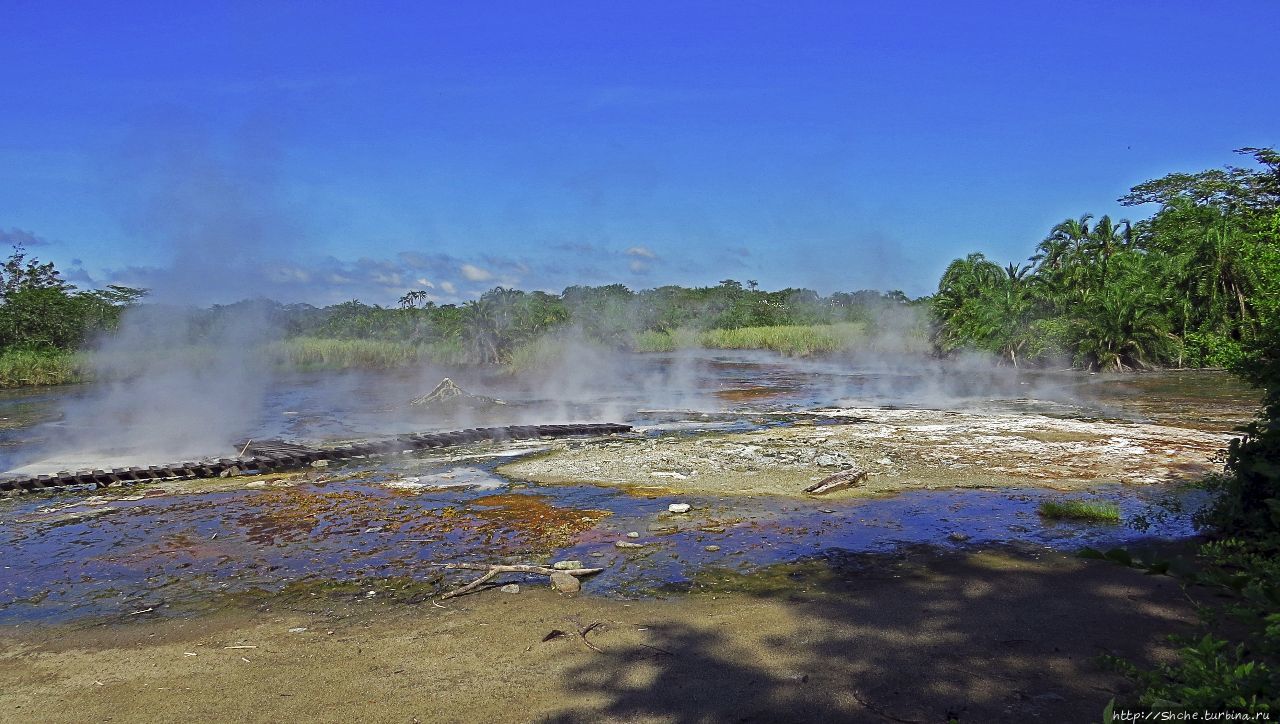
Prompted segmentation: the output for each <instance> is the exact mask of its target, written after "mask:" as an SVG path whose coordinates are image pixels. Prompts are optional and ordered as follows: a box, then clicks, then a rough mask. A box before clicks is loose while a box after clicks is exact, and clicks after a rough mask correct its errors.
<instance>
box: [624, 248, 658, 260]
mask: <svg viewBox="0 0 1280 724" xmlns="http://www.w3.org/2000/svg"><path fill="white" fill-rule="evenodd" d="M625 253H626V255H627V256H633V257H636V258H638V259H657V258H658V255H657V254H655V253H653V249H650V248H649V247H647V246H633V247H631V248H629V249H627V251H626V252H625Z"/></svg>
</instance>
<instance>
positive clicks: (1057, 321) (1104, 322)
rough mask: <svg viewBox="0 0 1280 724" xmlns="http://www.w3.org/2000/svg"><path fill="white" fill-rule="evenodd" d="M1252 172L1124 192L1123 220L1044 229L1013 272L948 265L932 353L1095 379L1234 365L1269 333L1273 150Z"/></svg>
mask: <svg viewBox="0 0 1280 724" xmlns="http://www.w3.org/2000/svg"><path fill="white" fill-rule="evenodd" d="M1240 153H1245V154H1248V155H1251V156H1253V158H1254V159H1255V160H1256V161H1257V162H1258V164H1259V165H1260V166H1261V168H1260V169H1257V168H1255V169H1244V168H1234V167H1227V168H1225V169H1214V170H1210V171H1202V172H1199V173H1174V174H1169V175H1168V176H1165V177H1163V178H1160V179H1157V180H1155V181H1148V182H1147V183H1144V184H1141V185H1139V186H1136V187H1134V188H1133V189H1132V190H1131V191H1130V192H1129V193H1128V194H1126V195H1125V196H1123V197H1121V198H1120V202H1121V203H1122V204H1124V205H1126V206H1137V205H1140V204H1148V203H1154V204H1158V205H1159V209H1158V210H1157V211H1156V212H1155V214H1154V215H1153V216H1152V217H1151V218H1149V219H1144V220H1141V221H1138V222H1134V223H1130V222H1129V221H1127V220H1120V221H1113V220H1112V219H1111V218H1109V217H1107V216H1103V217H1101V218H1099V219H1094V217H1093V216H1092V215H1089V214H1086V215H1084V216H1081V217H1080V218H1078V219H1067V220H1066V221H1063V222H1062V223H1060V224H1058V225H1057V226H1054V227H1053V229H1052V230H1050V232H1049V234H1048V236H1046V237H1045V238H1044V240H1042V241H1041V242H1040V243H1039V245H1038V246H1037V247H1036V251H1035V254H1034V255H1033V256H1032V257H1031V258H1030V259H1029V260H1028V261H1027V262H1026V263H1022V264H1018V263H1014V264H1009V265H1007V266H1004V267H1001V266H1000V265H998V264H996V263H995V262H992V261H990V260H988V259H987V258H986V257H985V256H983V255H982V254H970V255H969V256H967V257H965V258H963V259H957V260H955V261H954V262H952V263H951V265H950V266H949V267H948V268H947V270H946V273H945V274H943V276H942V279H941V281H940V282H939V284H938V292H937V294H936V295H935V296H934V298H933V300H932V305H931V308H932V315H933V322H934V330H933V339H934V344H935V346H936V348H937V349H938V351H939V352H941V353H944V354H946V353H950V352H953V351H955V350H958V349H966V348H968V349H978V350H984V351H987V352H991V353H993V354H996V355H999V356H1000V357H1002V358H1003V359H1005V360H1007V361H1008V362H1009V363H1012V364H1015V365H1018V364H1036V363H1044V362H1058V361H1061V360H1067V361H1070V362H1072V363H1074V364H1075V365H1076V366H1079V367H1087V368H1092V369H1106V370H1122V369H1133V368H1149V367H1155V366H1169V365H1173V366H1179V367H1182V366H1191V367H1202V366H1231V365H1233V364H1235V363H1237V362H1239V361H1240V359H1241V358H1242V355H1243V354H1244V349H1245V348H1246V347H1247V345H1248V344H1249V343H1250V342H1251V341H1252V340H1254V339H1255V338H1256V337H1257V336H1258V335H1259V334H1260V333H1262V332H1264V331H1267V330H1269V329H1274V328H1275V327H1276V326H1277V325H1280V313H1278V310H1280V154H1277V153H1276V152H1275V151H1273V150H1270V149H1256V148H1248V149H1242V150H1241V151H1240Z"/></svg>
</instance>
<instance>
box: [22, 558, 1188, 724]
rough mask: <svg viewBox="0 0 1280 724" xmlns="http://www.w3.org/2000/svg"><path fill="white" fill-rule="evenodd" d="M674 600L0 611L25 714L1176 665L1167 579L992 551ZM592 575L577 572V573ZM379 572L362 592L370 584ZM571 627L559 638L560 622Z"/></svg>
mask: <svg viewBox="0 0 1280 724" xmlns="http://www.w3.org/2000/svg"><path fill="white" fill-rule="evenodd" d="M690 586H691V588H692V592H691V593H689V594H679V595H673V596H671V597H669V598H668V599H666V600H647V601H617V600H607V599H600V598H594V597H591V596H589V595H585V596H580V597H578V598H573V599H566V598H563V597H561V596H559V595H557V594H555V593H554V592H552V591H550V590H549V589H547V588H545V587H542V586H524V587H523V590H522V592H521V593H520V594H518V595H509V594H502V593H498V592H497V591H489V592H482V593H477V594H474V595H471V596H468V597H465V598H461V599H456V600H454V601H449V602H446V603H445V604H444V605H443V606H441V607H437V606H433V605H429V604H427V603H421V604H418V605H415V606H406V605H403V604H398V603H388V602H384V599H383V597H382V596H381V595H380V594H379V595H378V596H377V597H375V598H370V599H364V597H363V596H360V599H362V600H355V599H353V598H352V597H346V598H341V597H332V596H324V595H319V596H301V597H293V598H289V599H288V600H287V601H285V600H284V599H281V600H279V601H278V603H279V604H280V605H275V604H276V603H277V602H276V601H274V600H272V599H267V600H261V601H256V602H255V603H254V604H253V605H246V606H244V607H236V608H229V609H225V610H222V611H220V612H217V613H214V614H207V615H203V616H194V617H189V618H174V619H167V620H153V621H148V620H146V617H147V616H146V615H145V614H144V615H141V616H138V617H132V618H127V619H123V622H122V623H116V624H109V625H102V624H101V623H98V624H95V625H92V626H89V625H63V626H57V627H9V628H7V629H6V630H5V631H4V632H3V633H0V712H3V718H11V719H13V720H16V721H23V720H27V721H29V720H37V719H38V720H41V721H102V720H115V721H139V722H146V721H161V720H163V721H178V720H181V721H192V720H195V721H206V720H220V721H294V720H308V721H353V720H359V721H412V720H414V719H415V718H416V719H417V720H420V721H512V720H519V721H534V720H537V721H604V722H613V721H619V722H621V721H626V722H669V721H695V720H696V721H740V720H752V721H881V720H884V719H885V717H886V716H887V717H891V718H893V719H896V720H904V721H937V720H940V719H941V717H943V716H944V715H945V714H946V713H947V712H960V711H963V718H964V719H965V720H969V719H971V720H973V721H983V722H996V723H999V722H1025V721H1031V720H1039V721H1091V720H1094V719H1096V718H1097V717H1098V716H1099V715H1100V712H1101V711H1102V709H1103V707H1104V706H1105V705H1106V703H1107V701H1108V700H1110V699H1111V698H1112V697H1114V696H1116V695H1117V694H1123V693H1124V692H1125V691H1126V688H1127V686H1128V684H1127V682H1126V681H1125V680H1124V678H1123V676H1121V675H1120V674H1118V673H1116V672H1115V671H1114V670H1110V669H1108V668H1105V667H1104V666H1103V665H1102V664H1101V663H1100V662H1099V659H1098V654H1099V653H1101V652H1106V653H1111V654H1115V655H1118V656H1120V657H1123V658H1126V659H1131V660H1136V661H1137V662H1139V663H1140V664H1143V665H1150V664H1151V663H1153V662H1158V661H1167V660H1168V659H1169V656H1170V654H1171V648H1172V647H1171V645H1170V644H1169V643H1168V640H1167V638H1166V634H1167V633H1169V632H1170V631H1179V632H1186V631H1188V630H1189V624H1191V623H1192V622H1193V621H1194V620H1195V613H1194V608H1193V603H1192V602H1190V601H1189V600H1188V599H1187V598H1186V597H1185V596H1184V594H1183V592H1182V590H1181V587H1180V586H1179V585H1178V583H1177V581H1175V580H1173V579H1170V578H1167V577H1163V576H1147V575H1143V574H1142V573H1141V572H1139V571H1136V570H1133V569H1129V568H1124V567H1121V566H1115V565H1112V564H1108V563H1102V562H1087V561H1081V560H1079V559H1076V558H1072V557H1070V556H1065V555H1057V554H1035V553H1030V552H1020V551H1005V550H998V549H997V550H986V551H975V552H970V553H965V554H951V555H940V554H934V553H927V552H921V553H916V552H909V553H908V554H906V555H905V556H893V557H887V558H876V557H873V556H866V557H860V558H857V559H852V560H849V561H846V562H844V563H841V564H834V563H833V564H830V565H828V564H821V565H818V564H804V565H793V566H782V567H778V568H777V569H776V570H765V571H761V572H759V573H758V574H750V575H746V576H743V575H741V574H738V573H735V572H732V571H724V572H720V573H717V572H716V571H707V572H705V573H704V574H703V575H701V576H699V577H698V578H697V579H696V580H695V581H693V582H692V583H691V584H690ZM588 589H589V586H588ZM371 590H372V589H371ZM556 631H559V632H562V634H561V635H555V634H554V632H556Z"/></svg>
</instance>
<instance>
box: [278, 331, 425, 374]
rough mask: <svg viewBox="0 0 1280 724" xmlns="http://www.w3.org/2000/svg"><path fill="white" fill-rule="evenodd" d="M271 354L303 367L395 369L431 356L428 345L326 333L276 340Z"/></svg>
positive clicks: (285, 362) (287, 363)
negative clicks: (350, 337)
mask: <svg viewBox="0 0 1280 724" xmlns="http://www.w3.org/2000/svg"><path fill="white" fill-rule="evenodd" d="M267 354H268V357H269V358H270V359H271V360H272V361H273V362H275V363H276V364H279V365H283V366H288V367H294V368H296V369H302V370H345V369H392V368H395V367H406V366H409V365H414V364H417V363H418V362H419V361H425V360H427V359H428V358H429V354H428V350H427V349H426V348H424V347H423V346H419V345H414V344H410V343H408V342H399V341H387V340H377V339H327V338H323V337H294V338H292V339H287V340H284V341H282V342H273V343H272V344H270V345H268V347H267Z"/></svg>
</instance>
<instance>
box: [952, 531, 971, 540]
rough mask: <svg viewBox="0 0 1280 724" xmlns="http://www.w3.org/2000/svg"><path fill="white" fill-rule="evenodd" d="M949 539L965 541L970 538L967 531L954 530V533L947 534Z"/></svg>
mask: <svg viewBox="0 0 1280 724" xmlns="http://www.w3.org/2000/svg"><path fill="white" fill-rule="evenodd" d="M947 540H950V541H953V542H955V543H963V542H965V541H967V540H969V536H968V535H967V534H965V533H961V532H960V531H954V532H952V533H948V534H947Z"/></svg>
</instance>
